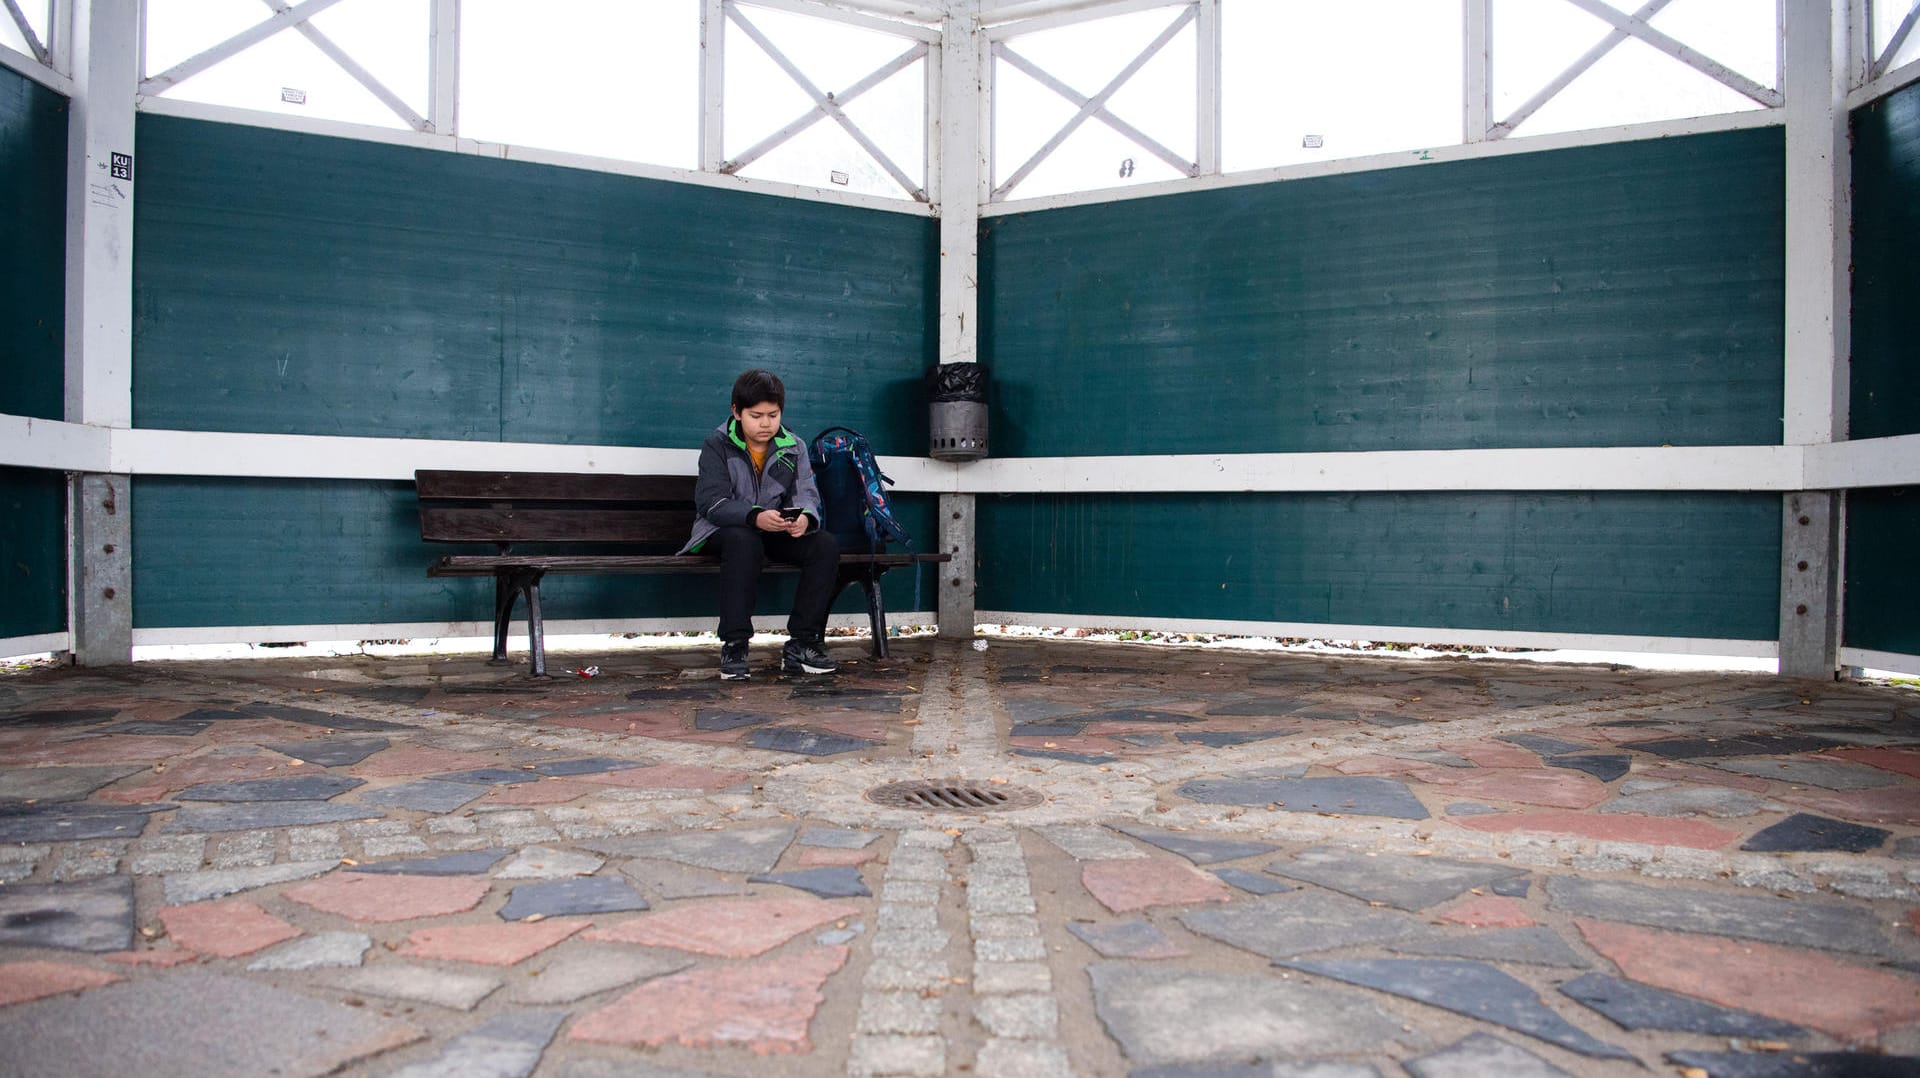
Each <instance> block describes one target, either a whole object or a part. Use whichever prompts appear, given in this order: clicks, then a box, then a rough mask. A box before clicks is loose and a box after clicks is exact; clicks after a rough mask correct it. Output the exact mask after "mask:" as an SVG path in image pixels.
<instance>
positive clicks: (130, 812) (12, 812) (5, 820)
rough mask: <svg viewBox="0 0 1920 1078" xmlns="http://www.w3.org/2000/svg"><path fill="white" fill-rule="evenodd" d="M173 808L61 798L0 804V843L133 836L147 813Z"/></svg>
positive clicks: (141, 826)
mask: <svg viewBox="0 0 1920 1078" xmlns="http://www.w3.org/2000/svg"><path fill="white" fill-rule="evenodd" d="M171 808H173V806H172V805H166V804H144V805H103V804H99V803H97V802H65V803H60V804H52V805H15V806H4V807H0V843H22V842H74V841H78V840H80V839H89V838H134V837H137V836H138V835H139V834H140V833H141V832H142V831H144V830H146V827H147V817H148V816H150V815H152V814H153V813H156V812H165V811H167V810H168V809H171Z"/></svg>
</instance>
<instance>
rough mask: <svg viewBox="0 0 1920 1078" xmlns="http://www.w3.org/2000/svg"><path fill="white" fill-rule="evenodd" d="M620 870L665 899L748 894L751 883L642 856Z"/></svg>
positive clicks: (661, 898) (647, 889)
mask: <svg viewBox="0 0 1920 1078" xmlns="http://www.w3.org/2000/svg"><path fill="white" fill-rule="evenodd" d="M620 871H621V872H622V873H624V874H625V875H626V876H627V877H628V878H629V879H631V880H633V882H635V883H637V884H639V885H640V886H641V887H642V888H644V889H645V890H646V892H647V893H648V894H650V895H652V896H653V897H655V898H657V899H660V900H662V901H667V900H670V899H675V898H716V897H719V896H721V895H744V894H746V893H747V885H746V884H744V883H741V882H739V881H737V880H734V879H732V878H730V877H727V876H722V875H720V874H719V873H717V872H708V871H706V870H704V869H698V868H690V867H688V866H686V865H677V864H674V863H673V862H672V861H656V860H652V859H650V858H645V857H639V858H635V859H634V860H631V861H628V862H627V863H626V864H623V865H621V866H620Z"/></svg>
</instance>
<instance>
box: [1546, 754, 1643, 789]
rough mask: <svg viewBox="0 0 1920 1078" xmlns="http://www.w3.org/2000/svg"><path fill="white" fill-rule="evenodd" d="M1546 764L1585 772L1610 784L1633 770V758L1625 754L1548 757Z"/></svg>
mask: <svg viewBox="0 0 1920 1078" xmlns="http://www.w3.org/2000/svg"><path fill="white" fill-rule="evenodd" d="M1546 763H1547V766H1548V767H1564V768H1567V769H1569V770H1572V771H1585V772H1586V773H1587V774H1589V775H1592V776H1593V777H1594V778H1596V779H1599V780H1600V781H1601V782H1612V781H1613V780H1614V779H1617V778H1619V777H1620V776H1622V775H1625V774H1626V773H1627V772H1628V771H1630V770H1632V769H1633V757H1631V756H1628V755H1626V754H1625V753H1608V752H1583V753H1577V754H1573V755H1568V756H1549V757H1547V761H1546Z"/></svg>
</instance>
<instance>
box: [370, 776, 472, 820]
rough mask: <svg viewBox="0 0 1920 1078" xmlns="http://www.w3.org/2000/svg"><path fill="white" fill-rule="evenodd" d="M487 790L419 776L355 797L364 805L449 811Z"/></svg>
mask: <svg viewBox="0 0 1920 1078" xmlns="http://www.w3.org/2000/svg"><path fill="white" fill-rule="evenodd" d="M486 792H487V791H486V790H484V789H482V788H481V787H478V786H474V785H471V784H469V783H465V782H437V781H435V780H433V779H418V780H416V781H413V782H403V783H401V784H399V785H397V786H383V787H381V788H380V789H378V790H368V791H367V792H366V793H363V794H361V795H360V796H359V798H358V800H359V802H360V803H361V804H363V805H380V806H383V807H386V808H403V809H413V810H414V811H416V812H452V811H453V810H454V809H457V808H459V807H460V806H461V805H464V804H466V803H467V802H469V801H472V800H473V799H475V798H477V797H484V796H486Z"/></svg>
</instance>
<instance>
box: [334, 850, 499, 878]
mask: <svg viewBox="0 0 1920 1078" xmlns="http://www.w3.org/2000/svg"><path fill="white" fill-rule="evenodd" d="M512 852H513V851H512V850H511V849H509V848H507V847H505V846H493V847H489V848H488V849H484V850H466V851H463V852H461V853H450V854H446V855H444V856H441V857H410V858H407V859H406V860H404V861H375V862H373V863H372V864H359V865H355V866H354V867H353V870H354V871H355V872H361V873H372V874H374V875H395V876H478V875H480V874H482V873H484V872H486V871H487V870H488V869H490V868H492V867H493V866H495V865H497V864H499V863H500V859H501V858H503V857H505V856H506V855H508V854H510V853H512Z"/></svg>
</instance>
